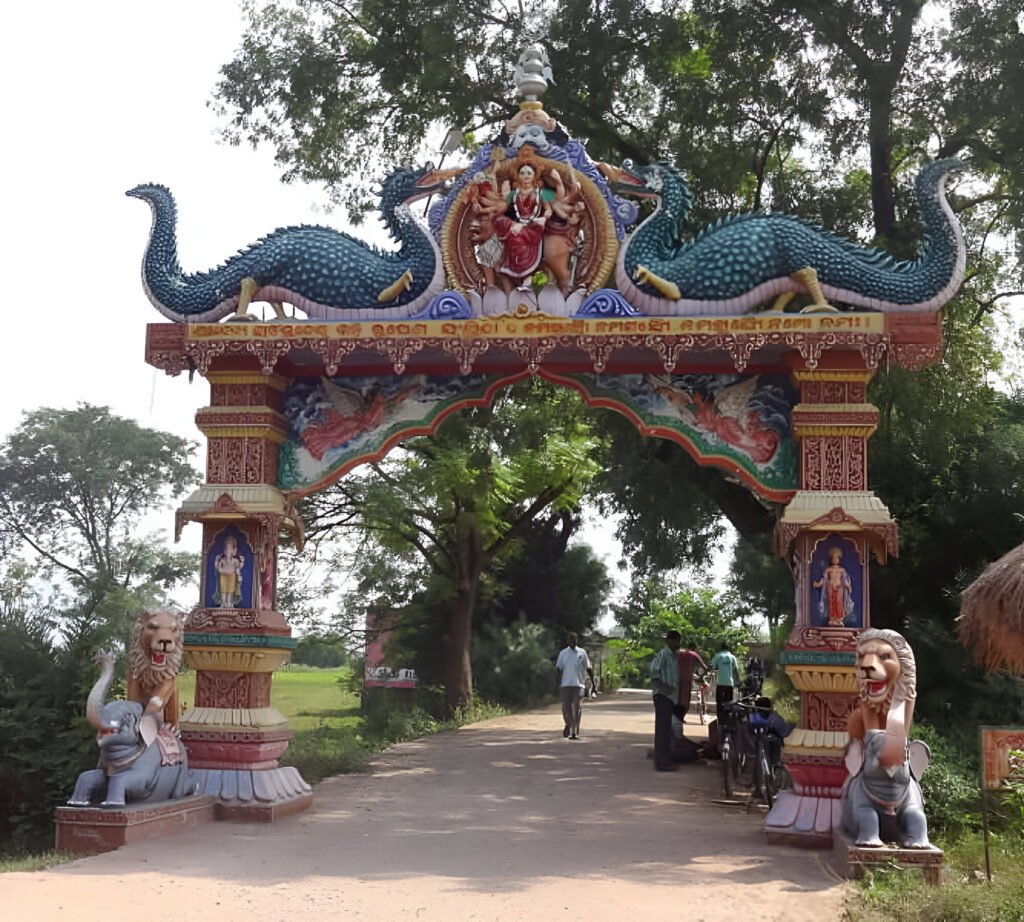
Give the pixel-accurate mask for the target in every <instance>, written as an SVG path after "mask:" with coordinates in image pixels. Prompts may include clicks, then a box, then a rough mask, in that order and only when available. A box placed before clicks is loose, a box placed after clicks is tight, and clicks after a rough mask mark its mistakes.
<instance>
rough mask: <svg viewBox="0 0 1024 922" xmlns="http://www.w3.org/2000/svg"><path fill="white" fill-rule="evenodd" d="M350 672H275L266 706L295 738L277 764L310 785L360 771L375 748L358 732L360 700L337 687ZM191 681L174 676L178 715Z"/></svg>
mask: <svg viewBox="0 0 1024 922" xmlns="http://www.w3.org/2000/svg"><path fill="white" fill-rule="evenodd" d="M349 676H350V670H349V669H348V668H346V667H343V668H341V669H306V668H302V667H299V668H295V667H286V668H284V669H279V670H278V671H277V672H275V673H274V683H273V685H272V686H271V692H270V704H271V707H275V708H277V709H278V710H279V711H280V712H281V713H282V714H283V715H284V716H285V717H286V718H287V719H288V723H289V724H290V726H291V728H292V730H293V731H294V733H295V736H294V737H293V739H292V741H291V743H290V744H289V745H288V751H287V752H285V754H284V755H283V756H282V757H281V764H282V765H294V766H295V767H296V768H298V769H299V772H300V773H301V775H302V777H303V778H305V779H306V781H308V782H309V783H310V784H316V782H318V781H320V780H322V779H323V778H327V777H329V776H331V775H338V774H341V773H343V772H351V771H359V770H360V769H361V768H362V766H363V765H364V764H365V762H366V759H367V757H368V756H369V754H370V753H371V752H372V751H373V750H374V749H375V748H379V746H375V745H374V744H372V743H371V742H369V741H367V740H366V739H365V738H364V736H363V733H362V723H361V719H360V712H359V698H358V697H357V696H356V695H355V694H353V693H352V692H351V691H349V690H348V689H347V688H346V687H345V686H344V685H343V684H342V683H344V682H345V681H346V680H347V679H348V678H349ZM195 689H196V676H195V673H194V672H184V673H182V674H181V675H180V676H178V695H179V698H180V700H181V702H182V706H183V711H184V710H187V709H188V708H189V707H192V706H193V705H194V703H195V694H196V692H195Z"/></svg>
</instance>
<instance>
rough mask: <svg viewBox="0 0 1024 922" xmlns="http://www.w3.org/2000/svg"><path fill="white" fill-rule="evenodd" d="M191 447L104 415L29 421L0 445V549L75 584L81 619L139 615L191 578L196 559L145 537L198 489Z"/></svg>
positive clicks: (85, 412)
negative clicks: (165, 512) (147, 527)
mask: <svg viewBox="0 0 1024 922" xmlns="http://www.w3.org/2000/svg"><path fill="white" fill-rule="evenodd" d="M193 448H194V445H193V444H192V443H191V442H188V441H186V440H184V439H180V438H178V437H177V436H174V435H170V434H169V433H166V432H159V431H156V430H153V429H146V428H144V427H142V426H140V425H138V424H137V423H135V422H133V421H132V420H128V419H124V418H122V417H119V416H116V415H115V414H113V413H111V412H110V410H109V409H108V408H107V407H95V406H91V405H89V404H80V405H79V406H78V407H76V408H75V409H72V410H58V409H50V408H42V409H39V410H33V411H31V412H29V413H26V414H25V418H24V420H23V421H22V423H21V425H19V426H18V427H17V428H16V429H15V430H14V431H13V432H12V433H10V435H8V436H7V438H6V439H4V441H3V443H2V444H0V541H2V542H3V546H4V547H5V549H7V550H8V551H9V552H10V551H12V550H13V551H17V552H22V553H25V554H28V555H30V556H32V557H34V558H35V559H37V560H38V561H39V563H40V564H41V565H42V567H43V568H44V571H48V572H51V573H54V574H56V575H59V576H61V577H63V578H66V579H67V580H69V583H70V585H71V586H72V587H73V588H74V590H75V591H76V592H77V593H78V594H79V596H80V598H79V600H78V602H77V603H76V604H77V605H78V606H79V608H80V614H81V616H82V617H85V618H90V617H93V616H96V615H102V614H103V613H106V614H108V615H109V614H112V613H117V612H120V613H122V614H123V613H124V612H125V611H130V612H131V613H135V612H137V611H138V610H139V609H140V608H141V607H142V605H144V604H146V603H147V602H149V601H152V600H155V598H156V597H157V596H159V595H160V594H161V593H162V592H164V591H166V590H169V589H171V588H172V587H173V586H174V585H175V584H177V583H178V582H180V581H182V580H184V579H189V578H192V577H193V576H194V574H195V570H196V564H195V560H194V555H190V554H183V553H175V552H171V551H169V550H167V549H166V548H164V547H162V546H161V545H160V544H159V543H158V542H157V541H155V540H153V539H152V538H149V537H144V536H141V535H140V534H139V527H140V524H141V523H142V521H143V519H144V517H145V516H146V515H147V514H149V513H150V512H152V511H154V510H156V509H158V508H160V507H161V506H164V505H165V504H167V503H168V502H169V501H170V500H171V499H173V498H174V497H176V496H179V495H180V494H181V493H183V492H184V491H185V489H187V488H188V486H190V485H191V484H193V483H195V482H196V481H197V480H198V474H197V472H196V470H195V468H193V467H192V463H191V453H192V450H193Z"/></svg>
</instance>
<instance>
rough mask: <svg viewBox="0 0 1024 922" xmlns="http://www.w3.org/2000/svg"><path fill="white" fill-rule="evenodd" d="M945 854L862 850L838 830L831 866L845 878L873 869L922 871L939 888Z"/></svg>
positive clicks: (938, 850)
mask: <svg viewBox="0 0 1024 922" xmlns="http://www.w3.org/2000/svg"><path fill="white" fill-rule="evenodd" d="M943 858H944V855H943V852H942V849H941V848H935V847H934V846H932V847H931V848H896V847H894V846H888V845H885V846H882V847H881V848H859V847H858V846H856V845H854V844H853V842H852V841H850V839H848V838H847V837H846V835H844V834H843V833H842V832H841V831H840V830H839V829H838V828H837V829H836V830H835V842H834V844H833V847H832V859H831V861H830V864H831V865H832V868H833V870H834V871H835V872H836V873H837V874H840V875H841V876H843V877H849V878H854V879H857V878H860V877H863V876H864V871H865V870H866V869H868V868H871V867H898V868H903V869H905V870H909V869H912V868H919V869H920V871H921V874H922V876H923V877H924V879H925V880H926V881H927V882H928V883H930V884H932V885H933V886H938V885H939V883H940V882H941V881H940V877H941V874H942V863H943Z"/></svg>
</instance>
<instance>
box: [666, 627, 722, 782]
mask: <svg viewBox="0 0 1024 922" xmlns="http://www.w3.org/2000/svg"><path fill="white" fill-rule="evenodd" d="M681 645H682V636H681V635H680V633H679V631H669V632H668V633H667V634H666V635H665V646H664V647H662V648H661V650H659V651H658V653H657V654H656V655H655V657H654V659H653V660H652V661H651V690H652V692H653V694H654V769H655V771H659V772H672V771H675V770H676V769H677V768H679V766H678V765H676V763H675V762H673V761H672V717H673V716H675V717H678V718H679V720H680V721H683V720H685V719H686V714H687V712H688V711H689V710H690V695H691V691H692V688H693V674H694V670H695V669H696V668H697V666H698V665H699V666H701V667H703V668H704V669H705V670H707V669H708V666H707V665H706V664H705V663H704V660H703V659H701V656H700V654H699V653H698V652H697V645H696V644H694V643H690V644H688V645H687V648H686V649H685V650H680V646H681ZM711 669H715V670H717V671H718V676H717V684H716V686H715V704H716V706H717V707H718V708H720V707H721V706H722V704H723V703H724V702H726V701H732V699H733V693H734V691H733V690H734V688H735V687H736V686H737V685H738V684H739V681H740V668H739V663H737V661H736V657H735V656H733V654H732V653H731V652H730V650H729V647H728V646H727V645H726V644H723V645H722V649H721V650H719V651H718V652H717V653H716V654H715V655H714V656H713V657H712V658H711Z"/></svg>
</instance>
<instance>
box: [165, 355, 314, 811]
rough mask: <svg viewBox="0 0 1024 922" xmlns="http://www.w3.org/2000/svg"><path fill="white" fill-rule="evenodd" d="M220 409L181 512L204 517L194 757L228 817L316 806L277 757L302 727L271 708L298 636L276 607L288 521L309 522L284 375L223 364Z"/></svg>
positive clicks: (294, 524) (183, 518) (185, 722)
mask: <svg viewBox="0 0 1024 922" xmlns="http://www.w3.org/2000/svg"><path fill="white" fill-rule="evenodd" d="M207 378H208V380H209V381H210V388H211V399H210V404H211V405H210V406H209V407H206V408H204V409H202V410H200V411H199V412H198V413H197V414H196V423H197V425H198V426H199V429H200V430H201V431H202V432H203V434H204V435H205V436H206V437H207V457H206V480H207V482H206V483H204V484H203V485H202V486H201V487H200V488H199V489H198V490H197V491H196V492H194V493H193V494H192V495H191V496H189V497H188V499H186V500H185V502H184V503H183V504H182V506H181V508H180V509H179V511H178V515H177V519H178V523H177V524H178V530H179V532H180V529H181V527H182V526H183V525H184V523H185V522H187V521H197V522H201V523H202V526H203V549H202V574H201V578H200V604H199V605H198V606H197V607H196V608H195V609H194V610H193V611H192V612H191V613H190V614H189V616H188V619H187V621H186V624H185V659H186V662H187V663H188V664H189V665H190V666H192V667H193V668H194V669H195V671H196V695H195V699H196V700H195V702H194V703H193V706H192V707H191V708H189V710H188V711H187V712H186V713H185V714H184V715H183V717H182V718H181V722H180V728H181V734H182V739H183V740H184V741H185V745H186V746H187V748H188V752H189V764H190V766H191V767H192V768H194V769H197V770H198V771H200V772H201V774H202V780H203V785H204V793H206V794H210V795H212V796H213V797H215V798H216V811H217V815H218V816H219V817H226V818H240V819H247V820H253V819H256V820H273V819H275V818H276V817H277V816H281V815H285V814H288V813H294V812H296V811H298V810H302V809H305V808H306V807H307V806H309V804H310V803H311V802H312V792H311V789H310V787H309V785H307V784H306V782H305V781H304V780H303V779H302V777H301V776H300V775H299V773H298V772H297V771H296V770H295V769H294V768H290V767H285V768H282V767H281V766H279V765H278V759H279V758H280V756H281V755H282V754H283V753H284V752H285V750H286V749H287V748H288V741H289V740H290V739H291V737H292V732H291V730H290V728H289V726H288V722H287V720H286V719H285V718H284V717H283V716H282V715H281V713H280V712H279V711H277V710H276V709H275V708H273V707H271V685H272V681H273V673H274V671H275V670H276V669H277V668H279V667H280V666H282V665H284V664H285V663H286V662H287V661H288V659H289V657H290V656H291V651H292V650H293V649H294V647H295V641H294V640H293V639H292V636H291V629H290V628H289V626H288V623H287V621H286V620H285V619H284V617H283V616H282V615H281V614H280V613H279V612H278V611H277V610H276V609H275V591H276V579H277V545H278V537H279V534H280V532H281V529H282V528H284V529H286V530H288V531H291V532H292V533H293V534H295V535H296V537H297V538H299V539H300V540H301V523H300V522H299V521H298V519H297V518H296V517H295V515H294V514H293V513H292V512H291V510H290V509H289V508H288V506H287V503H286V500H285V497H284V495H283V494H282V493H281V491H280V490H278V489H277V487H276V481H277V454H278V452H277V449H278V445H280V443H281V442H283V441H284V439H285V433H286V424H285V421H284V417H283V416H282V415H281V412H280V405H281V394H282V392H283V390H284V386H285V383H286V382H285V380H284V379H282V378H280V377H277V376H273V375H265V374H261V373H260V372H258V371H231V372H227V371H216V372H213V371H211V372H209V373H208V375H207Z"/></svg>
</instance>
